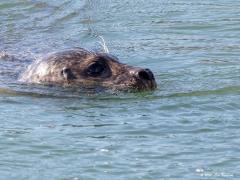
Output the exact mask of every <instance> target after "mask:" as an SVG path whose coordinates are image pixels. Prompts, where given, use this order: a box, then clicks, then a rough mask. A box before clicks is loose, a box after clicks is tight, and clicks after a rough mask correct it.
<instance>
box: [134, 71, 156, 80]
mask: <svg viewBox="0 0 240 180" xmlns="http://www.w3.org/2000/svg"><path fill="white" fill-rule="evenodd" d="M130 73H131V74H132V75H134V76H135V77H136V78H138V79H140V80H143V81H154V80H155V79H154V75H153V73H152V71H151V70H150V69H133V70H131V71H130Z"/></svg>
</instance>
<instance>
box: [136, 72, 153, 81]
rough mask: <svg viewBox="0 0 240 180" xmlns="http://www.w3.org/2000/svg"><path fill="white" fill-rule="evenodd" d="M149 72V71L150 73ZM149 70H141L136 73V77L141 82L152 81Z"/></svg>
mask: <svg viewBox="0 0 240 180" xmlns="http://www.w3.org/2000/svg"><path fill="white" fill-rule="evenodd" d="M150 72H151V71H150ZM150 72H149V70H141V71H139V72H138V77H139V78H140V79H143V80H152V79H153V77H152V72H151V73H150Z"/></svg>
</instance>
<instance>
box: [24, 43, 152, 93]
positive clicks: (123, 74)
mask: <svg viewBox="0 0 240 180" xmlns="http://www.w3.org/2000/svg"><path fill="white" fill-rule="evenodd" d="M20 80H21V81H24V82H29V83H38V84H46V85H54V84H55V85H61V86H82V87H84V86H85V87H89V86H97V87H104V88H110V89H116V90H152V89H155V88H156V82H155V78H154V75H153V73H152V72H151V71H150V70H149V69H141V68H136V67H132V66H128V65H126V64H122V63H120V62H119V61H118V59H117V58H116V57H114V56H112V55H110V54H107V53H97V52H91V51H88V50H85V49H82V48H74V49H70V50H66V51H62V52H57V53H53V54H51V55H49V56H47V57H44V58H42V59H39V60H37V61H35V62H34V63H32V64H31V65H30V66H29V67H28V68H27V70H26V71H25V72H24V73H23V74H22V77H21V79H20Z"/></svg>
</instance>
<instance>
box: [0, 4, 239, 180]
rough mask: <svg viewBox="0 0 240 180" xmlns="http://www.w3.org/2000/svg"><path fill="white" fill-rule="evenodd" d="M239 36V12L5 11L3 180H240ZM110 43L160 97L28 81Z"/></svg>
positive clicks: (8, 7)
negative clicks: (33, 71) (49, 62)
mask: <svg viewBox="0 0 240 180" xmlns="http://www.w3.org/2000/svg"><path fill="white" fill-rule="evenodd" d="M239 30H240V2H239V1H229V0H216V1H211V0H202V1H195V0H179V1H173V0H151V1H143V0H131V1H127V0H121V1H120V0H118V1H112V0H86V1H79V2H77V1H72V0H64V1H57V0H51V1H47V0H42V1H38V0H2V1H1V2H0V52H1V54H3V52H6V53H7V54H9V55H10V56H9V57H6V56H3V55H2V58H1V60H0V109H1V110H0V120H1V123H0V179H144V180H145V179H239V178H240V173H239V169H240V159H239V157H240V148H239V147H240V146H239V145H240V138H239V128H240V111H239V109H240V58H239V57H240V51H239V49H240V31H239ZM100 36H102V37H104V39H105V41H106V43H107V45H108V49H109V51H110V53H112V54H114V55H116V56H118V57H119V59H120V60H121V62H123V63H127V64H130V65H133V66H139V67H146V68H150V69H151V70H152V71H153V72H154V74H155V76H156V80H157V83H158V89H157V90H156V91H154V92H143V93H100V94H99V93H82V92H81V91H77V90H76V91H69V90H67V89H64V88H55V87H45V86H34V85H24V84H21V83H19V82H17V81H16V79H17V77H18V76H19V74H20V73H21V72H22V71H23V70H24V68H26V66H27V65H28V64H29V63H30V62H31V61H33V60H34V59H36V58H38V57H42V56H44V55H45V54H47V53H49V52H53V51H59V50H63V49H66V48H71V47H75V46H81V47H85V48H89V49H95V50H101V49H102V47H101V45H100V42H101V38H99V37H100ZM12 56H14V58H12Z"/></svg>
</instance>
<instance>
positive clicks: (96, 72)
mask: <svg viewBox="0 0 240 180" xmlns="http://www.w3.org/2000/svg"><path fill="white" fill-rule="evenodd" d="M104 69H105V66H104V65H103V64H101V63H99V62H95V63H93V64H91V65H90V66H89V67H88V69H87V74H88V75H90V76H100V75H101V74H102V73H103V71H104Z"/></svg>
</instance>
